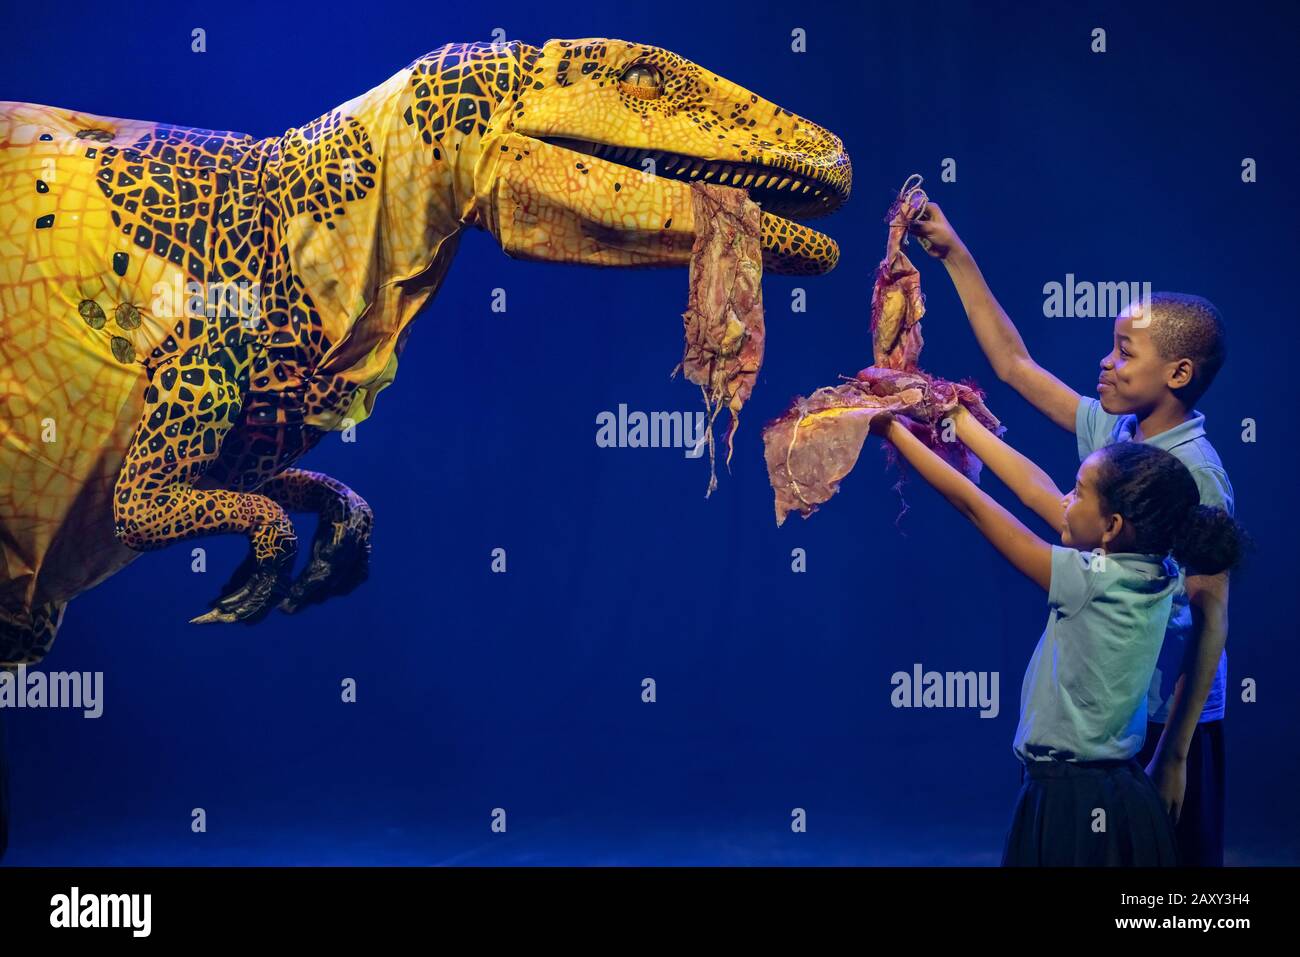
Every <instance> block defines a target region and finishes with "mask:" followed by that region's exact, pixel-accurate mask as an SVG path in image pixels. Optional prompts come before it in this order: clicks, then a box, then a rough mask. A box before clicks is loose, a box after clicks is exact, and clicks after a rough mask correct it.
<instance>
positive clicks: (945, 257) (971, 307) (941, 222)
mask: <svg viewBox="0 0 1300 957" xmlns="http://www.w3.org/2000/svg"><path fill="white" fill-rule="evenodd" d="M912 232H913V234H915V235H916V236H919V237H920V238H921V239H922V240H924V242H923V243H922V246H923V248H924V249H925V251H926V252H928V253H929V254H930V255H931V256H934V257H935V258H936V259H940V260H942V261H943V264H944V266H945V267H946V268H947V270H948V275H949V277H951V279H952V282H953V285H954V286H956V287H957V295H958V296H960V297H961V304H962V308H964V309H965V310H966V318H967V319H969V320H970V325H971V329H972V330H974V332H975V338H976V339H977V340H978V341H979V344H980V348H981V349H983V350H984V355H985V357H986V358H987V359H988V360H989V364H990V365H991V366H993V371H994V372H995V373H996V374H997V377H998V378H999V379H1001V380H1002V381H1003V382H1005V383H1007V385H1009V386H1011V387H1012V388H1013V389H1015V390H1016V391H1017V392H1019V393H1020V394H1021V395H1022V396H1024V397H1025V399H1026V400H1028V401H1029V403H1030V405H1032V406H1034V408H1036V409H1038V411H1039V412H1042V413H1043V414H1044V415H1045V416H1047V417H1048V418H1049V419H1051V420H1052V421H1053V422H1055V423H1056V424H1057V425H1059V426H1060V427H1061V428H1063V429H1066V430H1068V431H1070V432H1073V431H1074V415H1075V411H1076V410H1077V409H1078V406H1079V393H1077V392H1075V391H1074V390H1073V389H1071V388H1070V387H1069V386H1068V385H1066V384H1065V383H1064V382H1062V381H1061V380H1060V379H1058V378H1057V377H1056V376H1054V375H1052V374H1051V373H1050V372H1048V371H1047V370H1046V369H1044V368H1043V367H1042V366H1040V365H1039V364H1038V363H1037V362H1035V361H1034V360H1033V358H1032V357H1031V356H1030V355H1029V350H1028V349H1026V348H1025V341H1024V340H1023V339H1022V338H1020V333H1019V332H1018V331H1017V330H1016V327H1015V324H1014V323H1013V322H1012V321H1011V318H1010V317H1009V316H1008V315H1007V314H1006V312H1005V311H1004V310H1003V308H1002V306H1001V305H999V303H998V301H997V299H996V297H994V295H993V290H991V289H989V285H988V283H987V282H985V281H984V276H983V274H982V273H981V272H980V268H979V266H978V265H976V263H975V258H974V257H973V256H972V255H971V254H970V250H968V249H967V248H966V246H965V244H964V243H963V242H962V241H961V238H960V237H959V236H958V235H957V231H956V230H954V229H953V228H952V225H951V224H950V223H949V222H948V218H947V217H946V216H944V214H943V210H942V209H940V208H939V204H938V203H933V202H932V203H930V204H929V205H928V206H927V207H926V208H925V212H924V213H922V215H921V218H920V219H918V220H916V221H915V222H913V224H912Z"/></svg>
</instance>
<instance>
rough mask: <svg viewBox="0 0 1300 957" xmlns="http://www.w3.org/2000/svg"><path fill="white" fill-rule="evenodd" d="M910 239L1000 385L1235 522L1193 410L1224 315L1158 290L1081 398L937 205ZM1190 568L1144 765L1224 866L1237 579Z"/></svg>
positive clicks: (1093, 445) (1190, 834)
mask: <svg viewBox="0 0 1300 957" xmlns="http://www.w3.org/2000/svg"><path fill="white" fill-rule="evenodd" d="M912 231H913V233H914V234H915V235H917V236H919V237H920V238H921V240H922V241H923V242H922V245H923V247H924V248H925V249H926V251H927V252H928V253H929V254H930V255H931V256H934V257H936V258H938V259H940V260H941V261H942V262H943V264H944V266H945V267H946V268H947V270H948V275H949V276H950V277H951V278H952V281H953V285H954V286H956V289H957V293H958V295H959V296H960V297H961V302H962V306H963V307H964V308H965V310H966V316H967V318H968V319H969V320H970V324H971V328H972V330H973V331H974V332H975V337H976V339H977V340H978V341H979V344H980V348H981V349H982V350H983V351H984V355H985V356H986V357H987V358H988V360H989V363H990V364H991V365H992V366H993V370H994V372H995V373H996V374H997V376H998V378H999V379H1001V380H1002V381H1003V382H1005V383H1007V384H1008V385H1010V386H1011V387H1012V388H1013V389H1015V390H1016V391H1017V392H1019V393H1020V394H1021V395H1022V396H1023V397H1024V398H1025V399H1026V400H1028V401H1029V403H1030V404H1031V405H1033V406H1034V407H1035V408H1037V409H1038V410H1039V411H1040V412H1042V413H1043V414H1044V415H1046V416H1047V417H1048V418H1049V419H1051V420H1052V421H1053V422H1055V423H1056V424H1057V425H1059V426H1061V427H1062V428H1064V429H1068V430H1070V431H1072V432H1074V433H1075V435H1076V437H1077V441H1078V451H1079V458H1080V460H1082V459H1085V458H1087V457H1088V455H1090V454H1091V453H1092V452H1093V451H1094V450H1095V449H1097V448H1100V447H1101V446H1104V445H1109V444H1111V443H1112V442H1126V441H1137V442H1148V443H1150V444H1152V445H1155V446H1157V447H1158V448H1162V449H1165V450H1166V451H1168V452H1171V453H1172V454H1173V455H1175V456H1177V457H1178V458H1179V459H1180V460H1181V461H1182V462H1183V464H1184V465H1186V466H1187V468H1188V469H1189V470H1190V471H1191V473H1192V476H1193V478H1195V480H1196V485H1197V487H1198V489H1199V490H1200V493H1201V503H1202V504H1204V505H1212V506H1219V507H1221V508H1223V509H1225V510H1226V511H1227V512H1228V514H1229V515H1231V514H1233V504H1234V503H1233V494H1232V486H1231V484H1230V483H1229V482H1228V476H1227V473H1226V472H1225V471H1224V469H1223V464H1222V463H1221V462H1220V461H1219V456H1218V454H1217V453H1216V452H1215V451H1214V447H1213V446H1212V445H1211V444H1210V441H1209V439H1208V438H1207V437H1206V435H1205V417H1204V416H1203V415H1201V414H1200V413H1199V412H1197V411H1196V410H1195V408H1194V406H1195V403H1196V402H1198V401H1199V400H1200V398H1201V396H1202V395H1204V394H1205V391H1206V389H1208V388H1209V387H1210V383H1212V382H1213V381H1214V376H1215V374H1216V373H1217V372H1218V371H1219V368H1220V367H1221V366H1222V365H1223V361H1224V359H1225V357H1226V354H1227V352H1226V343H1225V334H1224V328H1223V321H1222V318H1221V317H1220V315H1219V311H1218V310H1217V309H1216V308H1215V307H1214V305H1213V304H1211V303H1210V302H1209V301H1208V300H1206V299H1202V298H1200V297H1199V296H1187V295H1181V294H1177V293H1156V294H1154V295H1152V296H1151V302H1150V303H1149V304H1148V303H1142V302H1137V303H1132V304H1130V306H1129V308H1128V309H1127V310H1125V311H1124V312H1122V313H1121V314H1120V315H1119V316H1118V317H1117V318H1116V319H1115V327H1114V342H1113V346H1112V349H1111V351H1110V353H1109V354H1108V355H1107V356H1106V357H1105V358H1103V359H1102V361H1101V374H1100V376H1099V378H1098V382H1097V395H1098V398H1097V399H1091V398H1085V397H1084V396H1081V395H1079V394H1078V393H1077V392H1075V391H1074V390H1073V389H1071V388H1070V387H1069V386H1067V385H1066V384H1065V383H1063V382H1061V380H1060V379H1058V378H1056V376H1054V375H1052V374H1051V373H1050V372H1048V371H1047V370H1046V369H1044V368H1042V367H1041V366H1039V365H1038V364H1037V363H1036V362H1034V360H1033V359H1032V358H1031V357H1030V355H1029V352H1028V351H1027V350H1026V348H1025V344H1024V341H1023V340H1022V339H1021V338H1020V334H1019V333H1018V332H1017V331H1016V327H1015V325H1014V324H1013V323H1012V322H1011V319H1010V318H1009V317H1008V316H1007V314H1006V313H1005V312H1004V311H1003V309H1002V307H1001V306H1000V305H999V304H998V301H997V299H996V298H994V296H993V293H992V291H991V290H990V289H989V287H988V284H987V283H986V282H985V281H984V277H983V276H982V275H981V274H980V270H979V267H978V266H977V265H976V264H975V260H974V258H973V257H972V256H971V254H970V251H969V250H968V249H967V248H966V246H965V245H964V244H963V243H962V241H961V239H960V238H959V237H958V236H957V233H956V231H955V230H954V229H953V228H952V226H951V224H950V223H949V222H948V220H947V218H946V217H945V216H944V214H943V211H942V210H941V209H940V208H939V206H938V204H937V203H930V204H929V206H928V207H927V209H926V212H925V213H924V214H923V216H922V218H921V219H918V220H917V221H916V222H915V223H914V224H913V228H912ZM1192 571H1193V570H1190V569H1189V570H1188V593H1189V594H1191V595H1193V596H1194V597H1193V599H1192V600H1191V601H1190V602H1189V601H1188V599H1187V598H1186V597H1183V598H1182V599H1181V600H1180V601H1179V602H1178V603H1177V604H1176V605H1175V607H1174V610H1173V612H1172V614H1171V615H1170V619H1169V625H1168V628H1167V630H1166V633H1165V641H1164V645H1163V647H1162V648H1161V652H1160V660H1159V662H1158V664H1157V667H1156V672H1155V676H1154V677H1153V679H1152V682H1151V689H1150V692H1149V694H1148V696H1147V712H1148V725H1147V736H1146V742H1145V743H1144V745H1143V748H1142V751H1141V752H1140V754H1139V760H1140V761H1141V762H1142V763H1143V764H1144V765H1145V766H1146V768H1147V773H1148V774H1149V775H1150V776H1151V778H1152V780H1153V781H1154V782H1155V785H1156V788H1157V790H1158V791H1159V792H1160V795H1161V797H1162V799H1163V800H1164V802H1165V805H1166V807H1167V808H1168V809H1169V812H1170V814H1171V815H1172V816H1173V817H1174V819H1175V821H1176V833H1177V839H1178V854H1179V863H1180V864H1182V865H1183V866H1191V867H1222V866H1223V800H1224V747H1223V713H1224V701H1225V698H1226V696H1227V653H1226V652H1225V651H1224V643H1225V642H1226V640H1227V599H1228V583H1227V574H1226V573H1224V574H1221V575H1215V576H1201V575H1195V574H1192V573H1191V572H1192Z"/></svg>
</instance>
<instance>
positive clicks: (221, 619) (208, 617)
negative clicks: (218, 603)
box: [190, 608, 236, 625]
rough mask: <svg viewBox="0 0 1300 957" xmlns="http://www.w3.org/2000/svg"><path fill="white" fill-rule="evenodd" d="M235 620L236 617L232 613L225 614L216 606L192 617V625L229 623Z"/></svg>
mask: <svg viewBox="0 0 1300 957" xmlns="http://www.w3.org/2000/svg"><path fill="white" fill-rule="evenodd" d="M235 620H236V619H235V618H234V617H232V616H231V615H228V614H224V613H222V612H220V611H218V610H217V609H216V608H214V609H212V610H211V611H209V612H205V613H204V614H202V615H196V616H194V617H193V618H191V619H190V624H191V625H214V624H229V623H230V622H232V621H235Z"/></svg>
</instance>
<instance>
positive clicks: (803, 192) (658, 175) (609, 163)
mask: <svg viewBox="0 0 1300 957" xmlns="http://www.w3.org/2000/svg"><path fill="white" fill-rule="evenodd" d="M532 143H533V144H535V147H534V149H535V151H536V153H537V154H540V156H539V158H540V157H551V158H552V159H555V160H556V165H557V166H563V167H564V168H566V169H569V168H572V169H577V170H579V171H583V170H585V172H584V173H583V174H582V175H584V176H589V177H590V178H589V182H590V183H591V184H592V185H593V186H595V185H596V184H607V182H608V181H610V180H611V179H612V180H614V181H621V182H619V191H620V193H622V191H623V190H626V189H628V188H629V186H636V187H639V188H640V189H639V191H640V192H641V193H645V192H647V187H648V192H650V193H651V194H654V193H658V194H659V195H660V196H661V200H660V202H661V205H662V210H663V212H664V216H663V221H664V222H669V221H673V220H672V211H673V210H674V209H676V210H678V211H679V212H678V213H677V219H676V220H675V222H676V223H677V228H678V229H679V230H680V229H681V228H682V227H684V226H687V225H689V220H686V221H684V220H683V217H682V213H681V212H680V210H681V209H682V207H683V205H686V206H689V202H687V201H685V200H684V197H686V196H689V192H690V190H689V185H690V183H693V182H704V183H714V184H717V185H725V186H730V187H733V188H736V189H743V190H745V192H746V193H747V194H748V195H749V198H750V199H752V200H753V201H754V202H756V203H758V205H759V206H760V207H761V208H762V210H763V226H762V241H763V268H764V270H765V271H767V272H772V273H777V274H782V275H820V274H822V273H827V272H830V270H832V269H833V268H835V264H836V263H837V262H838V260H839V246H838V245H837V244H836V242H835V241H834V240H833V239H831V238H830V237H829V236H827V235H826V234H825V233H822V232H819V231H818V230H815V229H811V228H810V227H808V226H805V225H803V224H802V223H799V222H796V221H795V219H794V217H815V216H824V215H826V214H828V213H830V212H833V211H834V210H835V209H836V208H837V207H838V206H839V205H840V204H841V203H843V202H844V199H845V197H844V196H843V195H842V194H841V193H839V192H837V191H836V190H835V189H834V188H832V187H831V186H829V185H827V184H825V183H820V182H817V181H816V180H814V179H812V178H810V177H808V176H806V175H805V176H804V177H803V178H800V176H799V175H797V174H794V173H785V172H782V171H772V170H769V169H766V168H764V167H761V166H758V165H756V164H740V163H725V162H720V161H718V162H711V161H706V160H697V159H692V158H690V157H687V156H683V155H681V154H675V153H668V152H664V151H661V150H653V151H645V150H631V149H619V148H616V147H605V146H601V145H599V144H593V143H587V142H585V141H582V140H570V139H562V138H540V139H534V140H532ZM557 158H558V159H557ZM647 160H649V161H650V162H648V163H647V162H646V161H647ZM630 195H631V194H630V193H628V194H623V198H626V197H627V196H630ZM610 201H611V203H613V202H617V200H614V199H611V200H610ZM596 228H597V229H600V228H601V227H600V226H599V225H598V226H596ZM629 238H630V237H629ZM633 245H634V244H633ZM678 245H679V246H680V244H678ZM687 248H688V250H689V247H687ZM675 252H676V251H675V250H669V251H668V253H667V254H666V255H664V254H662V253H657V252H656V253H653V255H656V256H659V257H660V258H658V259H657V262H656V264H661V265H682V264H685V263H686V262H687V261H688V259H689V257H687V256H681V255H675V254H674V253H675Z"/></svg>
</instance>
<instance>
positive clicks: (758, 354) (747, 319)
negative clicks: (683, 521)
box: [673, 183, 764, 498]
mask: <svg viewBox="0 0 1300 957" xmlns="http://www.w3.org/2000/svg"><path fill="white" fill-rule="evenodd" d="M691 201H692V207H693V212H694V215H695V242H694V244H693V245H692V247H691V265H690V293H689V298H688V301H687V306H686V311H685V312H684V313H682V319H683V321H684V324H685V328H686V349H685V352H684V353H683V354H682V361H681V362H680V363H679V364H678V366H677V368H676V369H674V370H673V375H676V374H677V373H678V371H681V370H684V371H685V373H686V378H687V379H689V380H690V381H691V382H694V383H695V384H696V385H698V386H699V387H700V391H701V392H702V393H703V394H704V409H705V412H706V414H707V417H708V421H707V424H706V428H707V429H708V433H707V440H708V444H709V486H708V489H707V490H706V491H705V493H704V495H705V497H706V498H707V497H708V496H709V495H711V494H712V493H713V490H714V489H715V488H717V487H718V477H717V470H716V466H715V452H714V441H713V423H714V421H715V420H716V419H717V417H718V413H719V412H721V411H722V410H723V409H724V408H726V409H728V410H729V411H730V412H731V423H730V425H729V426H728V428H727V459H726V462H727V466H728V467H730V465H731V453H732V450H733V440H734V438H735V434H736V427H737V426H738V425H739V424H740V409H741V407H742V406H743V405H744V404H745V402H746V400H748V399H749V396H750V393H752V392H753V390H754V382H755V380H756V379H757V378H758V370H759V368H760V367H761V366H762V364H763V339H764V329H763V248H762V237H761V224H762V215H763V214H762V210H761V209H760V208H759V206H758V204H757V203H755V202H753V201H752V200H751V199H750V198H749V196H748V195H747V194H746V193H745V191H744V190H743V189H736V188H734V187H730V186H716V185H712V184H709V183H692V184H691Z"/></svg>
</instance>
